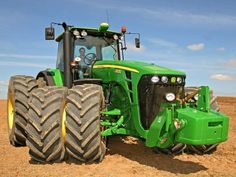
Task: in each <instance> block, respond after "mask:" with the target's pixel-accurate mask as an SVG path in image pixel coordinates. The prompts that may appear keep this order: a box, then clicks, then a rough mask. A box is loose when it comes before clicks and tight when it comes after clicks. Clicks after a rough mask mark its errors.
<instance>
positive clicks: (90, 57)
mask: <svg viewBox="0 0 236 177" xmlns="http://www.w3.org/2000/svg"><path fill="white" fill-rule="evenodd" d="M96 58H97V56H96V54H95V53H88V54H87V55H85V57H84V63H85V64H86V65H91V64H92V62H93V61H94V60H96Z"/></svg>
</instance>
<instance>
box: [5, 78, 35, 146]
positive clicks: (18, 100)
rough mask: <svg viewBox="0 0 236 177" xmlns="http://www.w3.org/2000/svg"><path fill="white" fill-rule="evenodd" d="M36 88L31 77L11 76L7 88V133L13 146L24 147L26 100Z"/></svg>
mask: <svg viewBox="0 0 236 177" xmlns="http://www.w3.org/2000/svg"><path fill="white" fill-rule="evenodd" d="M36 88H37V83H36V80H35V79H34V78H33V77H31V76H21V75H18V76H12V77H11V78H10V81H9V86H8V99H7V102H8V104H7V105H8V107H7V111H8V115H7V120H8V132H9V140H10V143H11V144H12V145H13V146H25V141H26V133H25V126H26V122H27V117H26V114H27V111H28V108H29V105H28V99H29V95H30V92H32V90H34V89H36Z"/></svg>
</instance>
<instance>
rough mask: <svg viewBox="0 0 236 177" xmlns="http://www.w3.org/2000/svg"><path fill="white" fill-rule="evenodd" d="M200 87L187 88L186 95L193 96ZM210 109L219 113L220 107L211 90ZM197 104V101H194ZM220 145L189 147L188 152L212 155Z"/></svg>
mask: <svg viewBox="0 0 236 177" xmlns="http://www.w3.org/2000/svg"><path fill="white" fill-rule="evenodd" d="M197 89H198V87H185V94H191V93H192V92H193V91H196V90H197ZM210 94H211V95H210V107H211V109H212V110H214V111H217V112H218V111H219V110H220V108H219V105H218V103H217V101H216V99H217V97H215V96H214V95H213V91H212V90H210ZM193 101H194V102H196V101H197V100H193ZM217 146H218V144H210V145H188V146H187V150H188V151H189V152H191V153H196V154H199V155H202V154H210V153H213V152H214V151H216V149H217Z"/></svg>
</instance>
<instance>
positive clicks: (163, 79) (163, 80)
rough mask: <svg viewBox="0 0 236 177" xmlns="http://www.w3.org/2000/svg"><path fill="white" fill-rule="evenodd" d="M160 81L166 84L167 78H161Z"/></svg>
mask: <svg viewBox="0 0 236 177" xmlns="http://www.w3.org/2000/svg"><path fill="white" fill-rule="evenodd" d="M161 81H162V82H163V83H165V84H166V83H167V82H168V77H166V76H162V77H161Z"/></svg>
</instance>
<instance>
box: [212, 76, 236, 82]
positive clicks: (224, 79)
mask: <svg viewBox="0 0 236 177" xmlns="http://www.w3.org/2000/svg"><path fill="white" fill-rule="evenodd" d="M211 79H212V80H220V81H229V80H234V78H233V77H232V76H230V75H226V74H213V75H211Z"/></svg>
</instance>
